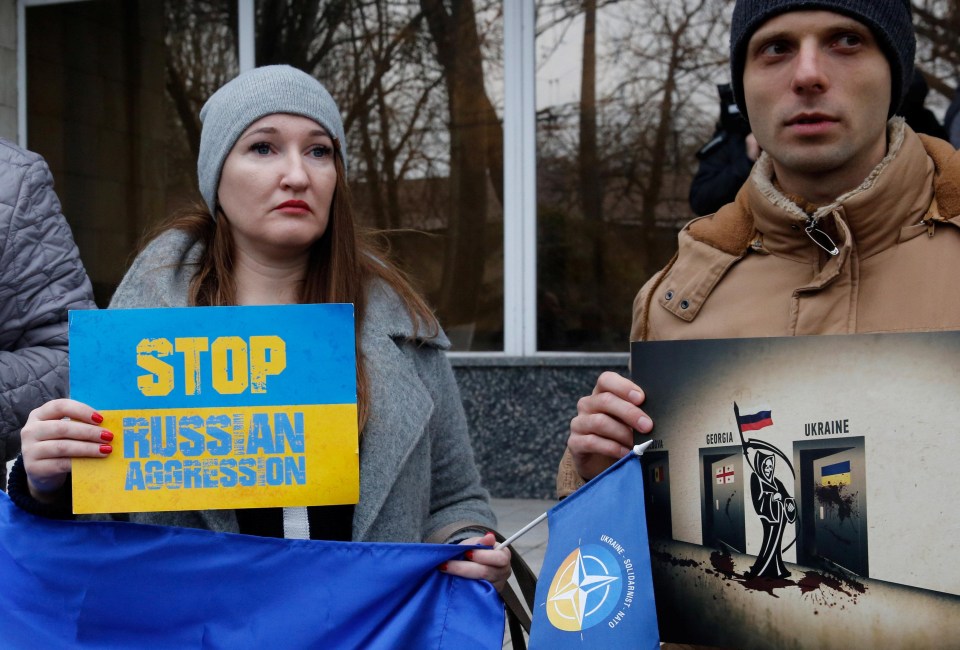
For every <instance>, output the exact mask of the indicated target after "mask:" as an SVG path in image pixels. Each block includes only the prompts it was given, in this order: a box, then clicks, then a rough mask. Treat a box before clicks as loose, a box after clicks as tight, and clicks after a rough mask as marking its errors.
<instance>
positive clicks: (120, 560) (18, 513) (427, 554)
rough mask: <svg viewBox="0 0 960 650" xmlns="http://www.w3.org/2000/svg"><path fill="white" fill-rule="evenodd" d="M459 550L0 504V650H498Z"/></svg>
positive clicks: (483, 595)
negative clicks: (458, 563)
mask: <svg viewBox="0 0 960 650" xmlns="http://www.w3.org/2000/svg"><path fill="white" fill-rule="evenodd" d="M469 548H471V547H469V546H458V545H451V544H379V543H357V542H318V541H310V540H284V539H271V538H264V537H253V536H248V535H234V534H225V533H213V532H209V531H203V530H195V529H189V528H170V527H163V526H145V525H139V524H128V523H121V522H65V521H55V520H49V519H44V518H41V517H36V516H34V515H31V514H29V513H27V512H25V511H22V510H20V509H19V508H17V507H16V506H15V505H13V503H12V502H11V501H10V499H9V497H7V495H6V494H2V493H0V585H3V588H2V589H0V644H2V645H3V647H4V648H26V649H30V650H36V649H37V648H71V647H84V648H204V649H206V648H211V649H212V648H268V647H283V648H383V649H387V648H390V649H393V648H435V649H450V650H462V649H464V648H471V649H472V648H488V649H490V650H499V648H500V647H501V644H502V642H503V627H504V615H503V602H502V601H501V600H500V597H499V596H498V595H497V593H496V591H495V590H494V588H493V587H492V586H491V585H490V583H488V582H483V581H479V580H467V579H464V578H457V577H454V576H451V575H448V574H445V573H441V572H440V571H438V570H437V566H438V565H439V564H441V563H443V562H445V561H447V560H451V559H456V558H457V557H458V556H460V555H461V554H462V553H463V552H464V551H465V550H468V549H469Z"/></svg>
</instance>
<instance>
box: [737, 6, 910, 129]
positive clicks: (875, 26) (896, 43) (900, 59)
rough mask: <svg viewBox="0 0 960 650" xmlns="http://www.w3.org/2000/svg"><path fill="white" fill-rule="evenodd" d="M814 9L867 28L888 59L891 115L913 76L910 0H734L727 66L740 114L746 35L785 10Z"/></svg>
mask: <svg viewBox="0 0 960 650" xmlns="http://www.w3.org/2000/svg"><path fill="white" fill-rule="evenodd" d="M818 9H820V10H825V11H833V12H835V13H838V14H843V15H845V16H850V17H851V18H853V19H854V20H856V21H857V22H860V23H863V24H864V25H866V26H867V27H869V28H870V31H871V32H873V35H874V37H875V38H876V39H877V43H878V44H879V45H880V48H881V49H882V50H883V53H884V54H885V55H886V56H887V61H889V62H890V77H891V78H892V80H893V88H892V89H891V93H890V110H889V112H888V115H890V116H892V115H893V114H894V113H896V112H897V109H898V108H900V104H901V103H902V102H903V97H904V95H906V92H907V88H909V87H910V79H911V78H912V77H913V57H914V54H915V53H916V50H917V40H916V36H914V33H913V17H912V14H911V11H910V0H737V4H736V6H735V7H734V9H733V21H732V23H731V25H730V69H731V74H732V77H731V79H732V81H733V92H734V95H735V97H736V99H737V104H738V105H739V106H740V112H741V113H743V116H744V117H747V103H746V101H745V100H744V95H743V67H744V65H745V64H746V60H745V57H746V50H747V44H748V43H749V42H750V37H751V36H753V33H754V32H755V31H757V29H758V28H759V27H760V26H761V25H762V24H763V23H765V22H767V21H768V20H770V19H771V18H773V17H775V16H778V15H780V14H783V13H787V12H788V11H815V10H818ZM748 119H749V118H748Z"/></svg>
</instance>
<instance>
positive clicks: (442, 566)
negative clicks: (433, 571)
mask: <svg viewBox="0 0 960 650" xmlns="http://www.w3.org/2000/svg"><path fill="white" fill-rule="evenodd" d="M438 568H439V569H440V570H441V571H446V570H447V563H446V562H444V563H443V564H441V565H440V566H439V567H438Z"/></svg>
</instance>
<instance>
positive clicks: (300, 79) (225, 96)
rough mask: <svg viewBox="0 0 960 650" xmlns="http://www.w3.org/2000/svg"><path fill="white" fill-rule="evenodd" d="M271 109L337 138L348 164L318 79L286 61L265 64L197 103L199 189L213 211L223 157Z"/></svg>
mask: <svg viewBox="0 0 960 650" xmlns="http://www.w3.org/2000/svg"><path fill="white" fill-rule="evenodd" d="M272 113H290V114H292V115H302V116H303V117H309V118H310V119H311V120H313V121H315V122H316V123H317V124H319V125H320V126H322V127H323V128H324V129H326V130H327V133H329V134H330V136H331V137H333V138H335V139H336V140H338V141H339V144H340V146H339V151H340V156H341V158H342V159H343V167H344V169H346V167H347V148H346V138H345V137H344V133H343V120H342V119H341V118H340V111H339V110H338V109H337V104H336V102H334V101H333V97H331V96H330V93H328V92H327V89H326V88H324V87H323V86H322V85H321V84H320V82H319V81H317V80H316V79H314V78H313V77H311V76H310V75H308V74H307V73H306V72H302V71H300V70H298V69H296V68H293V67H291V66H288V65H268V66H264V67H262V68H254V69H253V70H249V71H247V72H244V73H242V74H240V75H239V76H238V77H235V78H234V79H232V80H231V81H228V82H227V83H225V84H224V85H223V86H221V87H220V89H219V90H217V92H215V93H213V95H211V96H210V99H208V100H207V103H206V104H204V105H203V108H202V109H200V121H201V122H202V123H203V128H202V130H201V131H200V155H199V156H198V157H197V178H198V179H199V181H200V194H201V195H202V196H203V200H204V202H205V203H206V204H207V207H208V208H209V209H210V214H213V215H216V207H217V188H218V187H219V186H220V173H221V171H223V161H224V160H226V158H227V154H229V153H230V150H231V149H233V145H234V144H236V142H237V140H239V139H240V136H241V135H242V134H243V132H244V131H245V130H246V128H247V127H248V126H250V125H251V124H253V123H254V122H256V121H257V120H259V119H260V118H261V117H264V116H266V115H270V114H272Z"/></svg>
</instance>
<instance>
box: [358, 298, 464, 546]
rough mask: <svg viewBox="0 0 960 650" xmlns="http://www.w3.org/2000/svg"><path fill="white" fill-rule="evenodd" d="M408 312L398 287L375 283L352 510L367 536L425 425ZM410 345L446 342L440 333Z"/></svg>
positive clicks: (428, 403)
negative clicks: (357, 481)
mask: <svg viewBox="0 0 960 650" xmlns="http://www.w3.org/2000/svg"><path fill="white" fill-rule="evenodd" d="M413 329H414V328H413V324H412V322H411V320H410V315H409V314H408V313H407V310H406V309H405V308H404V306H403V304H402V302H401V301H400V299H399V297H398V296H397V294H396V293H394V292H393V291H392V290H391V289H389V288H388V287H387V286H386V285H384V284H383V283H374V284H373V285H372V286H371V287H370V290H369V295H368V297H367V309H366V316H365V319H364V323H363V327H362V331H361V334H360V342H359V343H360V346H361V348H360V349H361V350H363V355H364V362H365V364H366V368H367V377H368V382H369V388H370V391H369V403H370V416H369V418H368V419H367V425H366V428H365V429H364V431H363V433H362V434H361V439H360V450H361V451H360V503H358V504H357V509H356V511H355V512H354V516H353V538H354V539H355V540H363V539H366V537H367V533H368V531H369V530H370V527H371V526H372V525H373V523H374V522H375V521H376V518H377V516H378V515H379V514H380V512H381V510H382V509H383V505H384V503H385V502H386V500H387V498H388V497H389V495H390V492H391V490H392V488H393V485H394V484H395V483H396V482H397V478H398V476H399V475H400V473H401V472H402V471H403V469H404V466H405V465H406V463H407V460H408V458H409V456H410V454H411V453H412V452H413V451H414V449H415V448H416V447H417V444H418V443H419V441H420V439H421V438H422V437H423V435H424V432H425V431H426V427H427V423H428V422H429V420H430V417H431V415H432V414H433V406H434V405H433V399H432V398H431V397H430V393H429V391H428V390H427V388H426V387H425V386H424V385H423V382H422V381H421V379H420V377H419V375H418V374H417V368H416V366H415V364H414V360H413V358H412V355H408V354H405V353H404V350H405V349H406V350H412V347H411V344H409V343H406V341H407V340H408V339H412V338H414V332H413ZM412 345H431V346H435V347H449V342H448V341H447V338H446V336H445V335H444V334H443V333H440V334H439V336H437V337H436V338H433V339H429V340H423V339H422V338H417V339H416V340H415V341H414V342H413V343H412Z"/></svg>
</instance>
